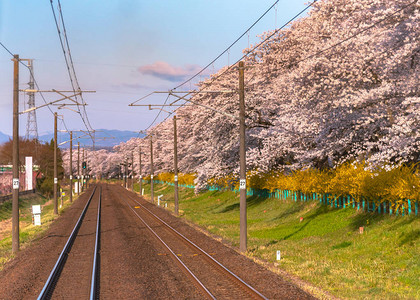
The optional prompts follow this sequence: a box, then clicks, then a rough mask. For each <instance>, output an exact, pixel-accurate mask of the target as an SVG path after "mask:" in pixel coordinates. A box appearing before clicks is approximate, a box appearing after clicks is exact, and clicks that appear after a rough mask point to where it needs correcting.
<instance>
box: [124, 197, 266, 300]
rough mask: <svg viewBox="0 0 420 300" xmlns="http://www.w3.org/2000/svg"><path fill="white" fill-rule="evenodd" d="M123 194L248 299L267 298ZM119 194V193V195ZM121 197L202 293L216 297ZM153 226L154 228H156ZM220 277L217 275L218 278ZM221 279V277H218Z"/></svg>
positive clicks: (211, 297) (210, 297)
mask: <svg viewBox="0 0 420 300" xmlns="http://www.w3.org/2000/svg"><path fill="white" fill-rule="evenodd" d="M125 195H127V196H128V198H129V199H130V200H132V201H133V202H135V203H136V206H137V207H136V208H141V210H142V211H143V212H145V213H146V214H147V215H149V216H150V217H152V218H153V219H154V220H156V221H157V222H159V224H160V225H163V226H157V227H164V228H166V229H167V230H168V232H170V233H171V234H172V235H173V236H175V237H177V238H178V239H179V240H181V241H182V242H183V243H184V244H185V245H188V247H190V248H191V249H193V250H194V251H195V252H198V253H199V254H198V255H197V257H198V256H199V257H203V258H204V259H203V261H206V262H207V263H208V264H211V265H212V267H213V269H216V270H217V271H218V273H219V274H221V275H222V276H225V277H227V278H228V280H229V281H230V282H232V283H233V284H234V285H235V286H237V287H238V288H239V289H241V290H242V291H244V293H245V294H246V295H247V296H248V297H249V298H250V299H267V298H266V297H265V296H264V295H262V294H261V293H260V292H259V291H257V290H256V289H255V288H253V287H252V286H250V285H249V284H248V283H246V282H245V281H244V280H242V279H241V278H240V277H239V276H237V275H236V274H234V273H233V272H232V271H230V270H229V269H228V268H226V267H225V266H223V265H222V264H221V263H220V262H218V261H217V260H216V259H214V258H213V257H212V256H211V255H210V254H208V253H207V252H206V251H204V250H203V249H201V248H200V247H199V246H197V245H196V244H195V243H193V242H192V241H191V240H189V239H188V238H187V237H185V236H184V235H182V234H181V233H180V232H178V231H177V230H176V229H174V228H173V227H172V226H170V225H169V224H168V223H166V222H165V221H163V220H162V219H161V218H159V217H158V216H157V215H156V214H154V213H153V212H151V211H150V210H149V209H148V208H146V207H145V206H144V205H143V204H141V203H140V202H139V201H137V199H135V198H134V196H133V195H131V194H130V193H129V192H128V191H126V192H125ZM119 196H121V195H119ZM121 199H122V200H123V201H124V202H125V203H126V204H127V205H128V207H129V208H130V210H131V211H132V212H133V213H134V214H135V215H136V216H137V217H138V218H139V219H140V220H141V221H142V223H143V224H144V225H145V226H146V227H147V229H148V230H149V231H150V232H151V233H152V234H153V235H154V236H155V237H156V238H157V239H158V240H159V241H160V242H161V243H162V244H163V245H164V247H165V248H166V249H167V250H168V251H169V253H170V254H171V256H172V257H173V258H174V259H175V261H176V262H177V263H178V265H179V266H180V267H181V268H182V269H183V270H184V271H185V272H186V273H187V274H188V275H189V277H190V278H191V279H192V280H193V282H194V283H195V284H196V286H197V287H198V288H199V289H200V290H201V291H202V293H203V294H204V295H205V296H206V297H207V298H209V299H216V296H215V295H214V292H211V291H210V288H207V287H206V286H205V284H204V283H203V282H202V281H201V280H200V279H199V278H198V277H199V276H197V275H195V274H194V273H193V271H191V269H190V268H189V267H188V266H187V264H186V263H185V262H183V261H182V260H181V259H180V257H179V255H177V254H176V253H175V251H174V250H173V249H171V248H170V246H169V245H168V244H167V243H166V242H165V241H164V240H163V238H162V237H161V236H159V234H158V233H156V230H154V229H152V226H150V225H149V224H147V222H146V221H145V220H144V218H143V217H142V216H140V214H139V213H138V212H137V211H136V210H135V209H134V208H133V207H132V205H130V204H129V203H128V202H127V200H125V199H124V198H122V197H121ZM157 227H155V228H157ZM219 279H220V277H218V280H219ZM220 280H221V279H220ZM248 297H246V298H248Z"/></svg>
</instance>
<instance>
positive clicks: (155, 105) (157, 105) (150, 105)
mask: <svg viewBox="0 0 420 300" xmlns="http://www.w3.org/2000/svg"><path fill="white" fill-rule="evenodd" d="M129 106H147V107H162V106H183V105H182V104H176V105H175V104H173V105H171V104H130V105H129Z"/></svg>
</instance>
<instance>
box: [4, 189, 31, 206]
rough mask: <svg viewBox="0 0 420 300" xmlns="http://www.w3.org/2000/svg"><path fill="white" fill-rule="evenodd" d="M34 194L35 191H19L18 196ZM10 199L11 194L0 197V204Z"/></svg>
mask: <svg viewBox="0 0 420 300" xmlns="http://www.w3.org/2000/svg"><path fill="white" fill-rule="evenodd" d="M34 193H35V189H33V190H27V191H20V192H19V196H23V195H29V194H34ZM11 199H12V194H9V195H5V196H0V203H3V202H6V201H8V200H11Z"/></svg>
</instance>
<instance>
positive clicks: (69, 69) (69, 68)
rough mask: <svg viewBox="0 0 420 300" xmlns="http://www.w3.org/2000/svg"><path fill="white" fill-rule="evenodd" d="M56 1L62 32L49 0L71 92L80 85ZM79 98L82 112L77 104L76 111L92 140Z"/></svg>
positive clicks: (59, 4) (60, 11)
mask: <svg viewBox="0 0 420 300" xmlns="http://www.w3.org/2000/svg"><path fill="white" fill-rule="evenodd" d="M57 2H58V11H59V15H60V20H61V25H62V27H63V32H61V31H60V25H59V22H58V19H57V15H56V12H55V9H54V5H53V0H50V4H51V10H52V13H53V17H54V22H55V25H56V28H57V33H58V37H59V39H60V45H61V49H62V51H63V55H64V59H65V62H66V66H67V72H68V75H69V78H70V83H71V86H72V88H73V92H74V93H76V91H80V85H79V82H78V79H77V75H76V71H75V68H74V63H73V58H72V55H71V51H70V44H69V41H68V38H67V32H66V26H65V23H64V17H63V12H62V8H61V3H60V0H58V1H57ZM62 35H63V36H62ZM63 37H64V40H63ZM80 99H81V103H82V104H83V105H82V110H83V112H82V111H81V109H80V105H77V111H78V113H79V115H80V117H81V119H82V121H83V123H84V125H85V127H86V129H87V132H88V133H89V135H90V137H91V139H92V141H93V137H92V135H91V131H93V128H92V126H91V124H90V122H89V117H88V115H87V112H86V108H85V105H84V104H86V102H85V101H84V99H83V96H82V95H80ZM76 100H77V97H76ZM77 102H78V101H77Z"/></svg>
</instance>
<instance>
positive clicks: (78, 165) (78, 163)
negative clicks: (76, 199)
mask: <svg viewBox="0 0 420 300" xmlns="http://www.w3.org/2000/svg"><path fill="white" fill-rule="evenodd" d="M77 196H80V142H77Z"/></svg>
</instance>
